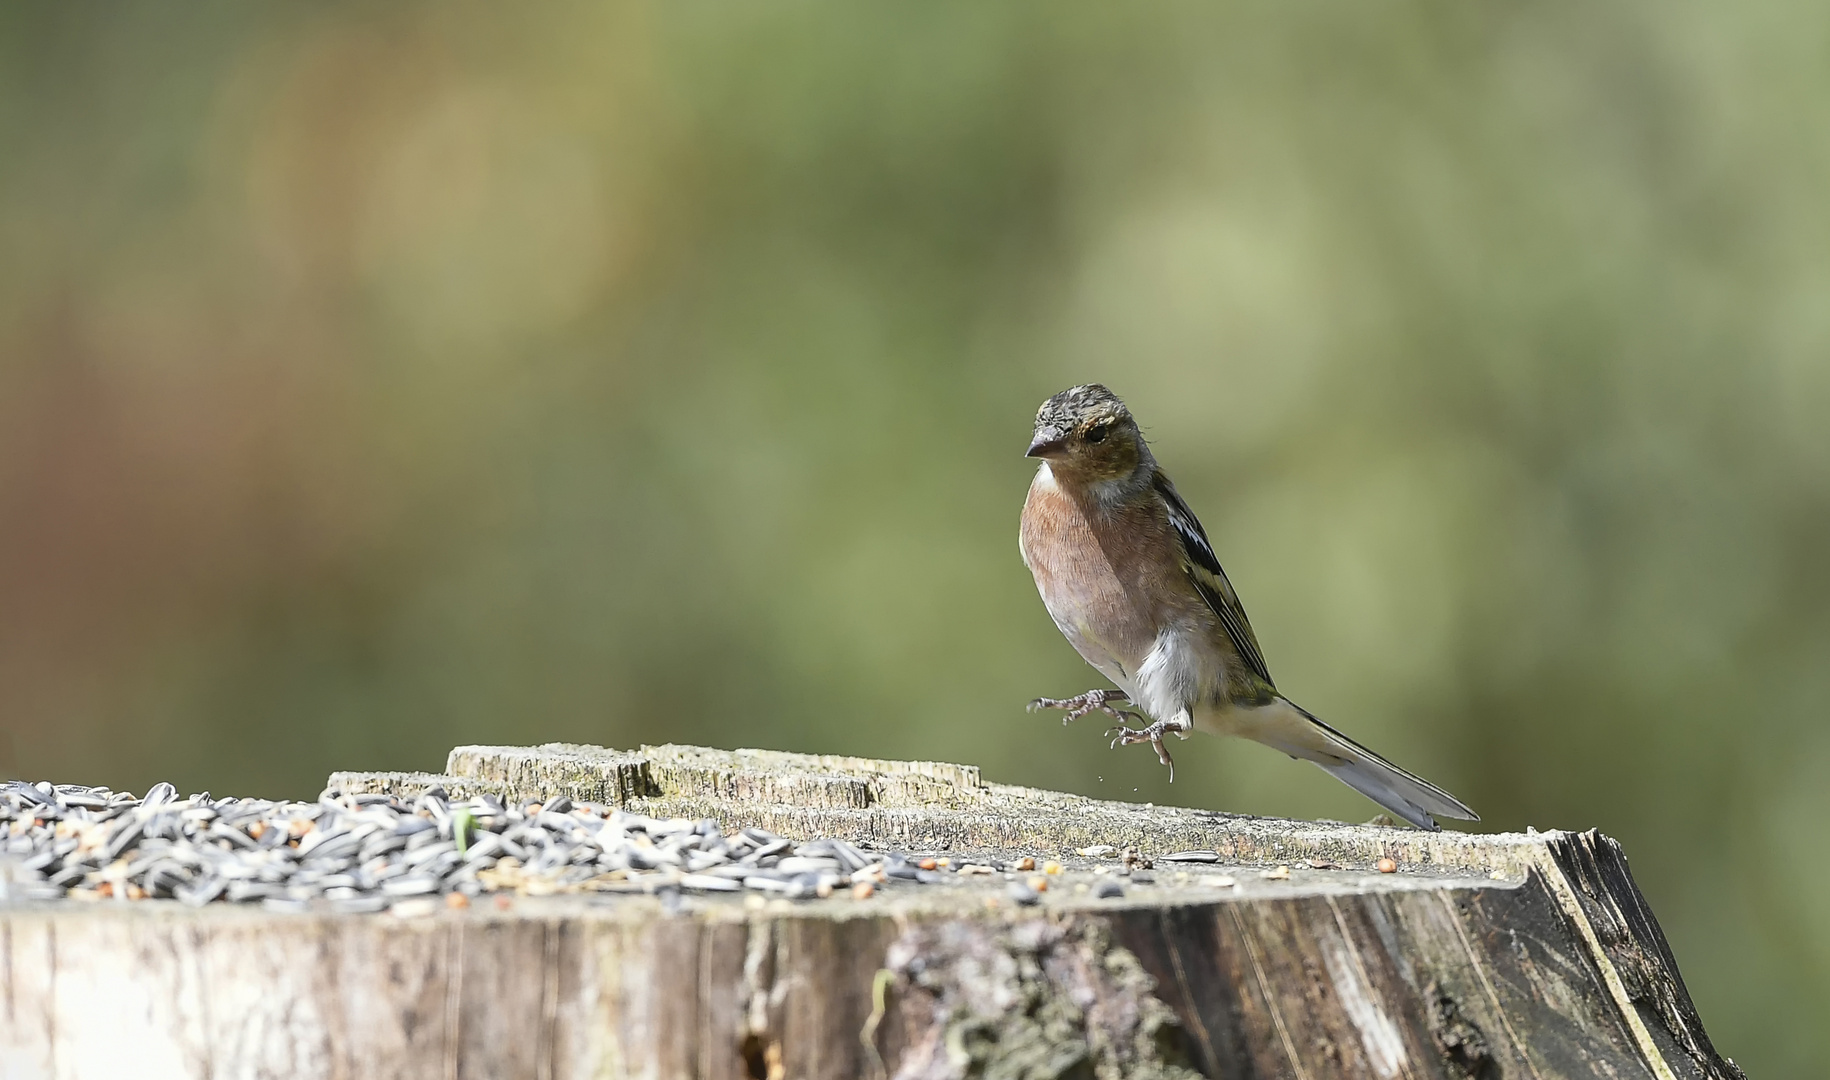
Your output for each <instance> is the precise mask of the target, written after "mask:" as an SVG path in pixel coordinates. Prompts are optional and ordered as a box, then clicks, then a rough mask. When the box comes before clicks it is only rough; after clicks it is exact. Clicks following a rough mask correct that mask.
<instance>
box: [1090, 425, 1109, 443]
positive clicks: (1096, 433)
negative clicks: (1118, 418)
mask: <svg viewBox="0 0 1830 1080" xmlns="http://www.w3.org/2000/svg"><path fill="white" fill-rule="evenodd" d="M1111 431H1112V422H1111V421H1109V420H1108V421H1106V422H1105V423H1103V424H1099V425H1097V426H1095V427H1093V428H1090V429H1089V430H1088V431H1087V441H1088V442H1090V443H1102V442H1105V441H1106V436H1107V435H1109V434H1111Z"/></svg>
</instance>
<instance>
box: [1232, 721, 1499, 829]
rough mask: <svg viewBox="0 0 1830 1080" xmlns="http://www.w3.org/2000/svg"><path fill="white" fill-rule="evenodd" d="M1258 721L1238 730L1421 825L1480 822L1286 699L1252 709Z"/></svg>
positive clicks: (1446, 795)
mask: <svg viewBox="0 0 1830 1080" xmlns="http://www.w3.org/2000/svg"><path fill="white" fill-rule="evenodd" d="M1252 711H1253V712H1254V713H1258V714H1261V717H1262V719H1261V721H1260V722H1259V723H1256V724H1251V725H1249V729H1248V730H1241V731H1240V732H1239V734H1242V735H1244V736H1246V737H1247V738H1249V739H1253V740H1255V741H1257V742H1261V743H1264V744H1265V745H1266V746H1269V747H1272V748H1274V749H1277V750H1282V751H1283V752H1284V753H1286V754H1289V755H1290V756H1291V757H1296V758H1302V759H1303V760H1304V761H1313V762H1315V763H1316V764H1317V765H1319V766H1321V767H1322V768H1323V769H1326V770H1327V771H1328V772H1330V773H1332V774H1334V776H1335V778H1336V779H1338V780H1340V781H1341V782H1342V783H1344V784H1346V785H1347V786H1348V787H1351V788H1353V789H1354V790H1355V791H1357V792H1359V793H1360V794H1362V795H1364V796H1366V797H1367V798H1369V799H1371V800H1372V801H1373V802H1376V803H1378V804H1379V805H1380V806H1383V807H1385V808H1386V809H1387V810H1390V811H1391V812H1392V813H1394V814H1397V815H1398V816H1399V817H1401V818H1403V819H1404V820H1406V821H1408V822H1410V823H1411V824H1413V825H1415V826H1417V827H1418V828H1420V829H1431V830H1434V829H1436V828H1437V825H1436V819H1435V818H1433V817H1431V815H1432V814H1441V815H1442V816H1443V817H1450V818H1460V819H1462V820H1464V821H1479V820H1480V815H1479V814H1476V813H1475V812H1474V811H1473V810H1470V809H1468V807H1467V805H1466V804H1464V803H1463V802H1462V801H1461V800H1460V799H1457V798H1456V797H1455V796H1453V795H1451V794H1449V793H1448V792H1446V791H1444V790H1443V789H1441V788H1439V787H1437V786H1436V785H1435V784H1432V783H1430V782H1429V781H1428V780H1425V779H1424V778H1423V777H1421V776H1418V775H1416V774H1414V773H1409V772H1406V771H1404V770H1403V769H1400V768H1399V767H1398V766H1396V765H1393V764H1392V763H1391V762H1389V761H1387V760H1385V759H1384V758H1382V757H1380V756H1379V755H1378V754H1375V753H1373V752H1372V751H1371V750H1368V749H1367V748H1366V747H1364V746H1361V745H1360V744H1359V743H1357V742H1354V741H1353V740H1352V739H1350V738H1348V737H1347V736H1345V735H1343V734H1341V733H1340V732H1338V731H1336V730H1335V729H1334V728H1331V727H1329V726H1328V725H1327V724H1324V723H1322V722H1321V721H1320V720H1318V719H1316V718H1315V717H1314V716H1313V715H1312V714H1311V713H1309V712H1308V711H1307V710H1306V709H1304V708H1302V707H1301V706H1299V705H1297V704H1296V703H1295V702H1293V701H1290V700H1289V699H1287V698H1282V697H1280V698H1278V699H1277V700H1276V701H1275V702H1273V703H1272V704H1270V705H1267V706H1264V707H1263V708H1260V709H1254V710H1252Z"/></svg>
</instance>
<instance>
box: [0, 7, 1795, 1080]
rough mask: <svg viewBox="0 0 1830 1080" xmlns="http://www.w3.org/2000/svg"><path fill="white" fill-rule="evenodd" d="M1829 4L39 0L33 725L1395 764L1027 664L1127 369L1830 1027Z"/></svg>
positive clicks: (1284, 578)
mask: <svg viewBox="0 0 1830 1080" xmlns="http://www.w3.org/2000/svg"><path fill="white" fill-rule="evenodd" d="M1827 60H1830V12H1827V11H1826V10H1825V9H1822V8H1818V7H1815V6H1813V5H1806V4H1798V3H1769V2H1761V0H1755V2H1753V3H1747V4H1734V5H1707V4H1699V3H1694V2H1680V3H1676V4H1656V5H1655V4H1650V3H1637V4H1633V3H1629V4H1623V5H1615V6H1612V7H1605V6H1603V7H1598V6H1595V5H1585V4H1576V3H1569V2H1553V3H1549V4H1542V5H1534V6H1530V7H1527V8H1516V7H1505V6H1502V7H1478V6H1467V5H1448V4H1389V3H1388V4H1374V5H1318V4H1308V3H1297V4H1279V5H1241V6H1226V7H1207V8H1202V7H1199V6H1193V5H1164V6H1156V5H1143V6H1139V5H1122V6H1091V5H1089V6H1085V7H1078V6H1073V7H1070V6H1061V5H975V4H961V5H938V6H936V5H924V6H922V7H920V8H909V7H896V6H873V7H855V6H844V5H825V4H811V3H784V4H775V5H720V4H673V5H654V6H616V7H612V6H577V7H566V6H562V5H551V6H542V7H537V8H526V7H515V8H513V9H512V10H511V9H509V8H502V7H489V6H477V5H462V4H455V5H451V4H447V5H432V4H391V5H343V6H337V5H330V4H325V5H310V6H298V5H208V4H193V5H186V6H182V7H171V6H152V5H146V6H142V7H129V6H123V5H111V6H109V7H106V8H94V7H77V8H70V7H66V6H62V5H48V6H47V5H38V6H30V7H25V6H22V7H9V8H8V9H7V10H6V12H5V13H4V15H0V525H3V528H0V611H3V612H4V614H5V617H4V620H0V770H5V771H10V772H19V773H23V774H26V775H29V776H32V777H50V778H55V779H58V780H71V781H75V780H82V781H88V782H104V783H109V784H112V785H115V786H117V787H130V788H136V789H137V788H142V787H144V786H145V785H146V784H148V783H150V782H151V781H153V780H155V779H161V778H169V779H171V780H173V781H174V782H176V783H178V784H179V785H180V786H182V787H186V788H188V789H202V788H208V789H212V790H215V791H216V792H218V793H219V794H220V793H228V792H243V793H254V792H259V793H263V794H290V795H296V796H303V795H308V794H310V793H312V792H314V791H315V790H316V788H317V786H318V785H319V784H320V783H321V782H322V778H323V776H324V775H325V774H326V773H327V772H329V771H330V770H332V769H335V768H349V767H366V768H432V767H436V766H437V765H438V764H439V763H440V761H441V760H442V757H443V753H444V750H445V749H446V748H447V747H448V746H450V745H452V744H454V743H463V742H509V743H532V742H538V741H546V740H554V739H567V740H582V741H590V742H597V743H605V744H609V745H614V746H630V745H634V744H637V743H640V742H644V741H646V742H659V741H665V740H677V741H687V742H696V743H708V744H714V745H723V746H733V745H754V746H769V747H778V748H784V749H799V750H819V751H827V752H843V753H854V754H868V755H879V756H891V757H895V756H910V755H918V756H921V757H928V758H940V759H951V760H962V761H974V762H978V763H981V764H982V765H984V767H985V769H986V772H987V774H988V775H989V776H991V777H993V778H996V779H999V780H1005V781H1013V782H1021V783H1030V784H1039V785H1047V786H1053V787H1060V788H1066V789H1070V790H1074V791H1080V792H1086V793H1089V794H1094V795H1103V796H1110V797H1124V798H1136V799H1140V800H1158V801H1176V802H1182V803H1189V804H1193V805H1200V806H1209V807H1216V808H1223V809H1228V810H1236V811H1244V812H1251V813H1265V814H1285V815H1295V816H1308V817H1315V816H1331V817H1336V818H1342V819H1349V820H1363V819H1365V818H1366V817H1369V816H1370V815H1371V814H1372V813H1373V812H1374V809H1375V808H1374V807H1372V806H1371V804H1369V803H1366V802H1365V801H1364V800H1362V799H1360V798H1359V797H1358V796H1356V795H1354V794H1353V793H1352V792H1351V791H1349V790H1348V789H1346V788H1345V787H1342V786H1340V785H1339V784H1336V783H1335V782H1334V781H1332V780H1330V779H1329V778H1328V777H1326V776H1325V775H1324V774H1322V773H1321V772H1320V771H1318V770H1315V769H1312V768H1309V767H1307V766H1303V765H1300V764H1297V763H1293V762H1290V761H1288V760H1285V759H1283V758H1281V757H1279V756H1278V755H1275V754H1274V753H1272V752H1269V751H1266V750H1264V749H1262V748H1259V747H1255V746H1252V745H1249V744H1244V743H1238V744H1223V743H1220V742H1216V741H1212V740H1201V741H1198V742H1191V743H1189V744H1187V745H1186V746H1185V747H1183V749H1182V750H1181V753H1180V762H1181V764H1182V766H1183V767H1182V768H1181V769H1180V770H1179V775H1180V777H1181V779H1179V780H1178V782H1177V783H1176V785H1175V786H1174V787H1173V788H1171V787H1170V786H1169V785H1168V784H1167V783H1166V782H1165V777H1164V775H1163V772H1162V770H1161V769H1160V768H1158V767H1157V766H1156V764H1155V763H1154V761H1153V759H1152V756H1151V754H1150V752H1149V751H1148V749H1147V748H1131V749H1129V750H1127V751H1125V752H1119V753H1113V752H1111V751H1108V750H1107V749H1106V747H1105V743H1104V742H1103V741H1102V740H1101V739H1100V738H1099V737H1098V729H1099V727H1100V725H1098V724H1095V723H1093V722H1091V721H1089V722H1087V723H1085V724H1084V725H1083V726H1077V727H1075V728H1071V729H1068V730H1063V729H1062V728H1061V727H1060V725H1059V724H1058V723H1057V722H1056V721H1055V720H1054V719H1053V718H1050V717H1046V716H1042V717H1037V716H1030V715H1026V714H1025V713H1024V712H1023V710H1022V703H1023V702H1024V701H1025V700H1026V699H1028V698H1030V697H1032V696H1035V695H1037V694H1042V693H1049V694H1064V693H1071V692H1077V691H1079V690H1082V689H1085V688H1087V687H1088V686H1092V685H1096V684H1097V681H1098V680H1097V679H1096V678H1095V677H1094V675H1093V673H1092V672H1091V670H1090V669H1088V668H1087V667H1085V665H1083V664H1082V663H1081V662H1080V660H1079V659H1078V658H1077V657H1076V656H1075V655H1074V654H1073V653H1072V652H1071V651H1070V650H1069V648H1068V646H1067V645H1066V644H1065V643H1064V642H1063V641H1062V640H1061V638H1060V636H1059V635H1058V634H1057V633H1056V632H1055V630H1054V628H1053V626H1052V625H1051V624H1050V623H1049V621H1048V618H1047V616H1046V614H1045V613H1044V612H1043V610H1042V606H1041V604H1040V603H1039V602H1038V601H1037V599H1036V597H1035V595H1034V590H1033V587H1032V585H1031V582H1030V580H1029V577H1028V575H1027V573H1026V572H1025V571H1024V569H1023V567H1022V565H1021V564H1020V563H1019V561H1018V558H1017V553H1016V516H1017V510H1018V507H1019V505H1020V503H1021V500H1022V497H1023V492H1024V488H1025V486H1026V484H1027V483H1028V478H1029V475H1030V471H1031V465H1032V463H1030V462H1026V461H1025V460H1024V459H1023V458H1022V456H1021V454H1022V450H1023V447H1024V444H1025V441H1026V439H1027V436H1028V433H1029V422H1030V418H1031V416H1032V415H1033V411H1034V409H1035V407H1036V405H1037V404H1038V403H1039V402H1040V401H1041V400H1042V398H1044V397H1045V396H1047V395H1048V394H1049V393H1051V392H1052V391H1054V390H1057V389H1059V388H1061V387H1063V386H1066V385H1070V384H1072V383H1076V382H1082V381H1089V380H1099V381H1103V382H1106V383H1108V384H1110V385H1111V386H1112V387H1113V388H1114V389H1115V390H1117V391H1118V392H1119V393H1120V394H1121V395H1124V396H1125V397H1126V398H1127V400H1128V401H1129V402H1130V403H1131V405H1132V406H1133V408H1134V409H1135V410H1136V412H1137V413H1138V415H1139V416H1140V417H1141V418H1142V419H1143V422H1144V424H1145V426H1146V429H1147V431H1148V433H1149V434H1150V435H1151V437H1152V438H1153V440H1154V442H1155V445H1156V448H1157V450H1158V453H1159V456H1160V457H1161V459H1162V460H1163V462H1164V463H1165V464H1166V466H1167V467H1168V469H1169V470H1170V472H1171V474H1172V475H1173V476H1175V478H1176V480H1177V482H1178V484H1179V485H1180V487H1181V488H1182V490H1183V492H1184V494H1185V495H1187V497H1188V498H1189V501H1190V502H1191V503H1192V504H1193V505H1194V507H1195V508H1196V510H1197V512H1199V513H1201V514H1202V515H1203V517H1204V519H1205V521H1206V523H1207V526H1208V528H1209V530H1210V532H1211V533H1213V535H1214V539H1215V541H1216V545H1217V547H1218V548H1219V550H1220V551H1221V553H1222V556H1223V558H1225V560H1226V562H1227V565H1228V568H1229V570H1230V571H1231V573H1232V575H1233V579H1234V581H1235V582H1236V583H1237V585H1238V587H1239V589H1240V592H1241V594H1242V596H1243V597H1244V598H1245V601H1246V604H1247V607H1248V608H1249V610H1250V611H1251V613H1252V615H1253V618H1254V621H1255V623H1256V625H1257V628H1258V631H1259V636H1260V637H1261V639H1262V640H1263V642H1264V644H1265V649H1266V652H1267V654H1268V656H1269V658H1270V661H1271V667H1272V670H1273V672H1274V673H1275V674H1276V675H1277V677H1278V681H1279V684H1280V686H1282V687H1283V689H1284V690H1286V691H1287V692H1288V693H1290V694H1291V696H1293V697H1294V698H1296V699H1297V700H1298V701H1300V702H1302V703H1304V704H1305V705H1306V706H1308V707H1309V708H1311V709H1313V710H1315V711H1316V712H1317V713H1319V714H1320V715H1322V716H1324V717H1326V718H1328V719H1330V720H1331V721H1333V722H1336V723H1339V724H1340V725H1342V726H1343V727H1344V728H1346V729H1347V730H1348V731H1349V732H1351V733H1352V734H1354V735H1356V736H1359V737H1363V738H1364V739H1365V740H1367V741H1368V742H1370V743H1371V744H1372V745H1373V746H1375V747H1377V748H1379V749H1381V750H1383V751H1385V752H1387V753H1389V754H1390V755H1392V756H1393V757H1395V758H1396V759H1397V760H1398V761H1400V762H1402V763H1405V764H1406V765H1408V766H1410V767H1412V768H1414V769H1417V770H1418V771H1420V772H1422V773H1424V774H1425V775H1427V776H1430V777H1431V778H1433V779H1436V780H1438V781H1440V782H1442V783H1443V784H1445V785H1446V786H1447V787H1449V788H1450V789H1451V790H1453V791H1455V792H1457V793H1458V794H1460V795H1462V796H1464V797H1465V798H1466V799H1467V800H1468V801H1469V802H1471V803H1472V804H1474V805H1475V806H1476V807H1477V808H1479V809H1480V810H1481V811H1482V812H1483V813H1484V814H1485V815H1486V818H1487V820H1486V823H1485V825H1486V826H1487V827H1492V828H1502V829H1519V828H1523V827H1524V826H1525V825H1526V824H1527V823H1531V824H1534V825H1536V826H1538V827H1541V828H1543V827H1553V826H1556V827H1576V828H1580V827H1589V826H1596V827H1600V828H1602V829H1604V830H1606V831H1607V832H1609V833H1611V834H1613V835H1615V836H1618V837H1620V838H1621V839H1622V840H1623V841H1624V842H1625V843H1626V845H1627V850H1628V851H1629V852H1630V853H1631V854H1632V856H1633V859H1634V867H1635V871H1636V873H1637V874H1638V876H1639V879H1640V881H1641V884H1642V885H1643V886H1644V888H1645V890H1646V892H1647V894H1648V895H1649V897H1650V898H1651V900H1652V902H1653V903H1654V905H1655V907H1656V909H1657V911H1658V913H1659V915H1660V916H1661V918H1662V919H1663V921H1664V925H1665V927H1666V929H1667V931H1668V933H1669V934H1670V936H1671V938H1672V941H1673V944H1674V947H1675V949H1676V952H1677V955H1678V957H1679V958H1680V959H1681V961H1682V963H1683V967H1684V971H1685V973H1686V975H1687V976H1688V977H1689V979H1690V981H1691V984H1692V989H1693V991H1694V993H1695V996H1696V998H1697V1000H1698V1003H1699V1005H1700V1007H1701V1009H1702V1012H1703V1015H1704V1018H1705V1020H1706V1021H1707V1022H1708V1024H1709V1026H1710V1029H1711V1031H1712V1033H1713V1034H1714V1036H1715V1037H1716V1040H1717V1042H1718V1044H1719V1045H1720V1046H1721V1047H1722V1048H1723V1049H1724V1050H1725V1051H1726V1052H1727V1053H1730V1054H1733V1055H1735V1056H1736V1057H1737V1058H1738V1059H1740V1060H1741V1061H1742V1063H1743V1064H1744V1065H1745V1066H1746V1067H1747V1068H1748V1070H1749V1071H1750V1073H1752V1074H1753V1075H1757V1076H1762V1077H1782V1076H1796V1077H1804V1076H1814V1075H1818V1069H1820V1068H1821V1062H1822V1060H1823V1059H1824V1057H1825V1056H1826V1054H1830V1042H1827V1041H1826V1036H1825V1034H1824V1031H1825V1029H1824V1028H1823V1026H1822V1025H1821V1024H1820V1023H1815V1022H1813V1021H1812V1019H1811V1018H1812V1017H1818V1018H1819V1019H1821V1017H1822V1015H1823V1012H1824V1011H1825V1009H1826V1008H1830V860H1826V859H1825V858H1824V846H1825V841H1824V837H1825V833H1826V820H1827V819H1830V784H1827V783H1826V780H1825V777H1826V776H1827V775H1830V728H1826V725H1825V724H1824V722H1823V718H1824V715H1825V712H1826V709H1830V663H1827V662H1826V657H1827V656H1830V615H1827V614H1826V612H1827V611H1830V569H1826V559H1825V551H1826V548H1827V547H1830V436H1827V435H1826V430H1825V427H1826V421H1827V420H1830V197H1827V196H1826V193H1827V192H1830V123H1827V122H1826V121H1830V109H1827V108H1826V102H1827V95H1830V64H1827V63H1826V61H1827Z"/></svg>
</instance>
